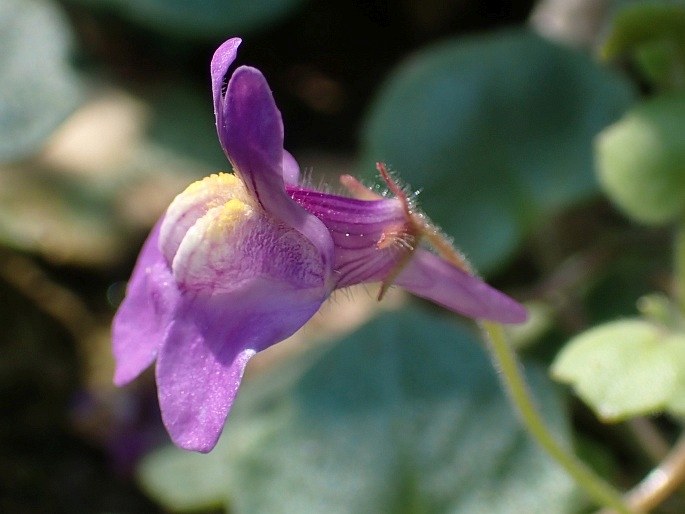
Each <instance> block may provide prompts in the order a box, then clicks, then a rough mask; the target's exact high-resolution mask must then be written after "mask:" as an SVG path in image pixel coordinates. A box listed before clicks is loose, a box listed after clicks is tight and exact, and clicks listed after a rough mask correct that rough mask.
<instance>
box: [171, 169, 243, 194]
mask: <svg viewBox="0 0 685 514" xmlns="http://www.w3.org/2000/svg"><path fill="white" fill-rule="evenodd" d="M239 186H242V183H241V182H240V179H239V178H238V177H236V176H235V175H234V174H233V173H225V172H223V171H222V172H219V173H212V174H211V175H209V176H207V177H204V178H202V179H200V180H196V181H195V182H193V183H192V184H190V185H189V186H188V187H186V188H185V190H184V191H183V192H182V193H181V194H182V195H185V194H190V195H192V194H197V193H198V192H199V191H202V190H204V189H206V188H216V189H217V190H222V189H223V188H225V187H228V188H233V187H239Z"/></svg>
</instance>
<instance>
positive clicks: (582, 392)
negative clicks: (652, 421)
mask: <svg viewBox="0 0 685 514" xmlns="http://www.w3.org/2000/svg"><path fill="white" fill-rule="evenodd" d="M552 374H553V376H554V377H555V378H557V379H558V380H561V381H563V382H567V383H569V384H571V385H573V387H574V389H575V391H576V393H577V394H578V396H580V397H581V398H582V399H583V401H585V402H586V403H587V404H588V405H589V406H590V407H591V408H592V409H594V411H595V412H596V413H597V415H598V416H599V417H600V418H602V419H603V420H606V421H621V420H623V419H626V418H629V417H632V416H638V415H643V414H651V413H656V412H661V411H663V410H671V411H673V412H675V413H682V412H683V407H685V334H682V333H670V332H669V331H667V330H666V329H665V327H662V326H659V325H656V324H654V323H651V322H649V321H644V320H640V319H626V320H620V321H614V322H610V323H606V324H604V325H600V326H598V327H595V328H593V329H590V330H588V331H587V332H584V333H582V334H580V335H578V336H577V337H575V338H573V339H572V340H571V341H569V343H568V344H567V346H566V347H565V348H564V349H563V350H562V351H561V353H560V354H559V356H558V357H557V359H556V361H555V362H554V365H553V367H552Z"/></svg>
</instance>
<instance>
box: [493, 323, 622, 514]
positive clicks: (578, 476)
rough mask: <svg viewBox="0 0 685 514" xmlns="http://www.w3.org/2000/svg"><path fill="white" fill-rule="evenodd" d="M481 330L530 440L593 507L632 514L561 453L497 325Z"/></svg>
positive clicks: (619, 499) (605, 487)
mask: <svg viewBox="0 0 685 514" xmlns="http://www.w3.org/2000/svg"><path fill="white" fill-rule="evenodd" d="M481 328H482V330H483V332H484V334H485V338H486V341H487V342H488V345H487V346H488V349H489V351H490V354H491V356H492V359H493V361H494V363H495V365H496V367H497V368H498V370H499V376H500V379H501V380H502V383H503V385H504V388H505V389H506V391H507V393H508V394H509V398H510V400H511V402H512V403H513V405H514V407H515V408H516V410H517V411H518V414H519V416H520V417H521V421H522V422H523V424H524V425H525V427H526V429H527V430H528V432H529V433H530V435H531V436H532V437H533V439H535V441H537V443H538V444H539V445H540V446H542V448H543V449H544V450H545V451H546V452H547V453H548V454H549V456H550V457H552V458H553V459H554V460H555V461H556V462H557V463H558V464H559V465H560V466H561V467H563V468H564V469H565V470H566V472H567V473H568V474H569V475H571V477H572V478H573V479H574V480H575V481H576V483H577V484H578V485H579V486H580V487H581V488H583V490H584V491H585V492H586V493H587V495H588V496H590V497H591V498H592V499H593V500H594V501H595V502H596V503H597V504H599V505H601V506H605V507H609V508H611V509H613V510H615V511H616V512H620V513H621V514H632V513H633V510H631V508H630V507H629V506H628V505H627V504H626V503H625V502H624V500H623V498H622V497H621V493H620V492H618V491H617V490H616V489H615V488H614V487H612V486H611V485H610V484H609V483H607V482H606V481H604V479H602V478H601V477H600V476H598V475H597V474H596V473H595V472H594V471H593V470H592V469H590V468H589V467H588V466H586V465H585V464H584V463H583V462H582V461H580V460H579V459H578V458H577V457H576V456H575V455H573V454H572V453H569V452H568V451H567V450H566V449H564V448H563V446H561V445H560V444H559V442H558V441H557V440H556V439H555V438H554V436H553V435H552V433H551V432H550V431H549V429H548V428H547V426H546V425H545V422H544V421H543V419H542V417H541V416H540V413H539V412H538V410H537V408H536V407H535V404H534V402H533V399H532V398H531V395H530V392H529V391H528V387H527V385H526V381H525V379H524V377H523V374H522V372H521V367H520V366H519V362H518V359H517V357H516V353H515V352H514V350H513V349H512V348H511V347H510V346H509V345H508V344H507V342H506V340H505V336H504V330H503V328H502V326H501V325H499V324H498V323H493V322H487V321H483V322H481Z"/></svg>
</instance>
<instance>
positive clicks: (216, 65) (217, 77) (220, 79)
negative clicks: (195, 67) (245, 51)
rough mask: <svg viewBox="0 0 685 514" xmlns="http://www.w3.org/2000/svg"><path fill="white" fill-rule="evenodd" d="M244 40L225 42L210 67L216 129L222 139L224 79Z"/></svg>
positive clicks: (235, 38) (216, 52)
mask: <svg viewBox="0 0 685 514" xmlns="http://www.w3.org/2000/svg"><path fill="white" fill-rule="evenodd" d="M240 43H242V40H241V39H240V38H238V37H234V38H231V39H229V40H228V41H225V42H224V43H223V44H222V45H221V46H220V47H219V48H217V49H216V51H215V52H214V56H213V57H212V63H211V65H210V74H211V76H212V96H213V98H214V115H215V116H216V128H217V132H218V133H219V138H221V131H222V130H223V129H222V127H223V126H224V111H223V108H222V104H223V102H222V99H223V92H224V79H225V77H226V73H228V68H230V67H231V64H233V61H235V57H236V55H237V54H238V47H239V46H240Z"/></svg>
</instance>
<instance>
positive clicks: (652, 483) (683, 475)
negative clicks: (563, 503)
mask: <svg viewBox="0 0 685 514" xmlns="http://www.w3.org/2000/svg"><path fill="white" fill-rule="evenodd" d="M684 481H685V434H684V435H681V436H680V439H678V442H677V444H676V445H675V446H674V447H673V449H672V450H671V452H670V453H669V454H668V455H667V456H666V458H665V459H664V460H663V461H662V462H661V464H660V465H659V466H658V467H656V468H654V469H653V470H652V471H650V472H649V474H648V475H647V476H646V477H645V478H644V479H643V480H642V482H640V483H639V484H637V485H636V486H635V487H634V488H633V489H631V490H630V491H629V492H628V494H626V501H627V502H628V504H629V505H630V506H631V507H632V508H633V509H636V510H638V511H644V512H648V511H649V510H650V509H653V508H654V507H656V506H657V505H659V504H660V503H661V502H663V501H664V500H665V499H666V498H668V497H669V496H670V495H671V493H673V492H674V491H675V490H676V489H677V488H678V487H680V486H681V485H682V483H683V482H684ZM613 512H614V511H613V510H612V509H602V510H601V511H600V512H599V514H611V513H613Z"/></svg>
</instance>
